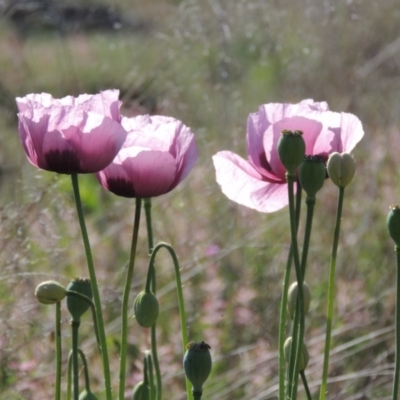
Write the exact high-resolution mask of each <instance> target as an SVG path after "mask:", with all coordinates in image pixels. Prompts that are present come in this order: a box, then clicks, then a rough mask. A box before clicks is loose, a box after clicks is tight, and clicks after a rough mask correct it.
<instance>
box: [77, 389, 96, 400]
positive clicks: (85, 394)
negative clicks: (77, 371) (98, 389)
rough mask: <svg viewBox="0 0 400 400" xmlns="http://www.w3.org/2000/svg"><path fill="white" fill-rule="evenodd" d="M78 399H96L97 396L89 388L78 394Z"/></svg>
mask: <svg viewBox="0 0 400 400" xmlns="http://www.w3.org/2000/svg"><path fill="white" fill-rule="evenodd" d="M79 400H98V398H97V397H96V396H95V395H94V394H93V393H92V392H91V391H90V390H89V391H87V390H86V389H85V390H84V391H83V392H82V393H81V394H80V395H79Z"/></svg>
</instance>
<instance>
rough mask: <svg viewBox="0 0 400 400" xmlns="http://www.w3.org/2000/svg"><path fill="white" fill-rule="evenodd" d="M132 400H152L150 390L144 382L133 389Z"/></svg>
mask: <svg viewBox="0 0 400 400" xmlns="http://www.w3.org/2000/svg"><path fill="white" fill-rule="evenodd" d="M132 400H150V388H149V386H148V385H146V384H145V383H144V382H143V381H140V382H138V383H137V384H136V385H135V387H134V388H133V393H132Z"/></svg>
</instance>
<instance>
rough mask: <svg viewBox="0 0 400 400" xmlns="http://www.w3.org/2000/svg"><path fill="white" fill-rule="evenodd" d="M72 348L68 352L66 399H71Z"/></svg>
mask: <svg viewBox="0 0 400 400" xmlns="http://www.w3.org/2000/svg"><path fill="white" fill-rule="evenodd" d="M71 376H72V350H71V351H70V352H69V354H68V380H67V400H71V394H72V379H71Z"/></svg>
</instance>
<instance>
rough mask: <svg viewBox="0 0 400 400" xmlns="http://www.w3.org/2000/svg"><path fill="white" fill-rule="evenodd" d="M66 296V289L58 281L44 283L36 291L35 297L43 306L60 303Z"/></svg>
mask: <svg viewBox="0 0 400 400" xmlns="http://www.w3.org/2000/svg"><path fill="white" fill-rule="evenodd" d="M65 295H66V289H65V287H64V286H63V285H61V283H58V282H56V281H45V282H42V283H40V284H39V285H38V286H37V287H36V289H35V296H36V298H37V299H38V301H39V302H40V303H42V304H55V303H58V302H59V301H61V300H62V299H63V298H64V297H65Z"/></svg>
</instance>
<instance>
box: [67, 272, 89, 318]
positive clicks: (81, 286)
mask: <svg viewBox="0 0 400 400" xmlns="http://www.w3.org/2000/svg"><path fill="white" fill-rule="evenodd" d="M67 290H71V291H72V292H77V293H80V294H82V295H84V296H86V297H88V298H89V299H90V300H92V298H93V292H92V284H91V283H90V280H89V279H83V278H75V279H73V280H72V281H71V282H70V283H69V285H68V286H67ZM67 294H68V293H67ZM67 307H68V311H69V312H70V314H71V316H72V320H73V321H80V319H81V317H82V315H83V314H84V313H85V312H86V311H87V310H88V309H89V307H90V303H89V302H87V301H86V300H85V299H81V298H79V297H77V296H74V295H72V294H69V295H68V297H67Z"/></svg>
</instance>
